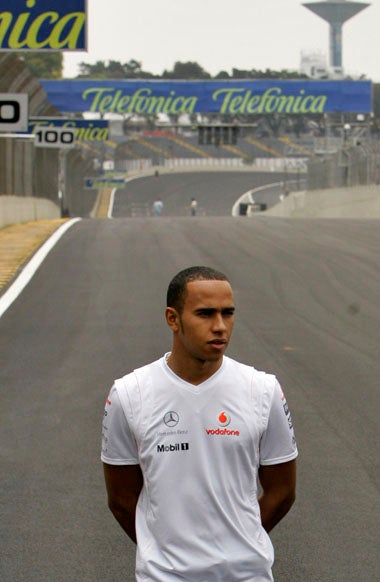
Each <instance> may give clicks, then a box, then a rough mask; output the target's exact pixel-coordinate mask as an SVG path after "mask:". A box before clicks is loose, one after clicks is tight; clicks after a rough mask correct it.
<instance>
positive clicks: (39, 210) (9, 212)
mask: <svg viewBox="0 0 380 582" xmlns="http://www.w3.org/2000/svg"><path fill="white" fill-rule="evenodd" d="M60 217H61V210H60V208H59V206H58V205H57V204H55V203H54V202H52V201H51V200H47V199H46V198H32V197H30V196H11V195H2V196H0V228H3V227H4V226H8V225H10V224H16V223H20V222H29V221H33V220H43V219H45V218H48V219H50V218H60Z"/></svg>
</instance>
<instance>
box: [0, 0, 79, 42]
mask: <svg viewBox="0 0 380 582" xmlns="http://www.w3.org/2000/svg"><path fill="white" fill-rule="evenodd" d="M86 7H87V0H0V50H1V51H10V50H12V51H15V50H22V51H26V50H32V51H39V50H42V49H43V50H54V51H59V50H65V51H66V50H68V51H78V50H86V49H87V46H86V44H87V39H86V37H87V34H86V28H87V27H86Z"/></svg>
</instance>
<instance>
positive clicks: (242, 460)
mask: <svg viewBox="0 0 380 582" xmlns="http://www.w3.org/2000/svg"><path fill="white" fill-rule="evenodd" d="M234 312H235V305H234V299H233V292H232V289H231V285H230V283H229V281H228V280H227V277H226V276H225V275H224V274H223V273H220V272H218V271H215V270H214V269H210V268H208V267H190V268H189V269H185V270H184V271H181V272H180V273H178V274H177V275H176V276H175V277H174V279H173V280H172V281H171V283H170V285H169V288H168V292H167V308H166V322H167V324H168V326H169V328H170V329H171V331H172V338H173V340H172V350H171V352H170V353H168V354H166V355H165V356H164V357H162V358H161V359H160V360H158V361H156V362H153V363H152V364H149V365H147V366H144V367H142V368H139V369H137V370H135V371H134V372H132V373H130V374H128V375H127V376H125V377H124V378H121V379H120V380H116V382H115V384H114V386H113V387H112V389H111V392H110V394H109V396H108V398H107V403H106V408H105V417H104V423H103V448H102V461H103V463H104V474H105V481H106V487H107V492H108V503H109V507H110V509H111V511H112V513H113V514H114V516H115V518H116V519H117V520H118V522H119V523H120V525H121V526H122V527H123V529H124V530H125V532H126V533H127V534H128V536H129V537H130V538H131V539H132V540H134V541H136V540H137V556H136V580H137V581H138V582H142V581H148V580H149V581H154V582H170V581H180V580H186V581H189V582H214V581H215V582H237V581H244V582H253V581H255V582H264V581H269V580H273V577H272V573H271V567H272V564H273V547H272V544H271V541H270V539H269V536H268V534H267V532H269V531H270V530H271V529H272V528H273V527H274V526H275V525H276V524H277V523H278V522H279V521H280V520H281V519H282V518H283V517H284V515H285V514H286V513H287V512H288V511H289V509H290V507H291V506H292V504H293V502H294V499H295V484H296V470H295V463H296V461H295V458H296V456H297V446H296V442H295V438H294V433H293V427H292V421H291V417H290V412H289V409H288V406H287V403H286V400H285V397H284V394H283V392H282V390H281V388H280V385H279V384H278V382H277V380H276V378H275V377H274V376H272V375H270V374H265V373H264V372H259V371H257V370H255V369H254V368H253V367H250V366H246V365H243V364H240V363H238V362H236V361H235V360H232V359H231V358H228V357H226V356H225V355H224V352H225V350H226V348H227V346H228V343H229V341H230V337H231V333H232V328H233V324H234ZM258 479H259V480H260V485H261V489H262V492H261V493H260V494H259V493H258V485H257V481H258Z"/></svg>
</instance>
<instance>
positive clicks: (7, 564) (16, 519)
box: [0, 175, 380, 582]
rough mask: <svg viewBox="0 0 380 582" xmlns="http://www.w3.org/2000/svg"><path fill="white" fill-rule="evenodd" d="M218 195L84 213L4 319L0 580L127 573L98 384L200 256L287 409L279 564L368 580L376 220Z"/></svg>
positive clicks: (374, 560)
mask: <svg viewBox="0 0 380 582" xmlns="http://www.w3.org/2000/svg"><path fill="white" fill-rule="evenodd" d="M159 180H161V177H160V178H159ZM220 180H221V184H222V183H225V180H226V178H225V177H224V176H223V175H222V176H221V177H220ZM164 182H165V181H164V180H162V181H161V186H160V187H161V188H162V189H163V191H164V190H165V185H164ZM152 183H153V184H155V182H154V181H153V182H152ZM221 188H222V186H221ZM244 188H245V185H244ZM244 188H243V190H244ZM152 195H153V193H151V194H150V196H152ZM167 206H168V205H167ZM228 208H229V201H228V204H227V202H226V205H225V213H226V216H224V217H223V216H221V217H212V216H205V217H196V218H191V217H187V218H186V217H179V218H176V219H173V218H170V217H162V218H158V219H157V218H156V219H155V218H124V219H123V218H119V219H115V220H95V219H94V220H90V219H88V220H82V221H80V222H78V223H76V224H75V225H74V226H72V227H71V228H70V229H69V230H68V231H67V232H66V233H65V234H64V236H63V237H62V238H61V240H60V241H59V243H58V244H57V246H56V247H55V248H54V249H53V250H52V251H51V252H50V254H49V255H48V256H47V258H46V259H45V261H44V263H43V265H42V266H41V268H40V269H39V270H38V271H37V273H36V274H35V276H34V277H33V279H32V280H31V282H30V283H29V285H28V286H27V287H26V288H25V290H24V291H23V293H22V294H21V295H20V296H19V298H18V299H17V300H16V301H15V302H14V303H13V305H12V306H11V307H10V308H9V309H8V310H7V311H6V313H5V314H4V315H3V317H2V318H1V319H0V336H1V338H0V339H1V353H2V358H3V360H2V362H1V372H0V374H1V376H0V377H1V416H0V451H1V477H0V479H1V485H0V497H1V519H0V531H1V553H2V555H1V561H0V579H1V580H2V581H4V582H21V581H22V582H24V581H25V582H37V581H38V582H40V581H48V582H61V581H62V582H67V581H70V582H71V581H77V580H80V581H81V582H98V581H100V580H101V581H104V582H116V581H119V580H120V581H123V582H132V581H133V579H134V578H133V561H134V547H133V545H132V544H131V543H130V542H129V541H128V540H127V539H126V537H125V535H124V534H123V532H122V530H121V529H120V528H119V526H118V525H117V524H116V522H114V520H113V518H112V516H111V514H110V513H109V511H108V509H107V507H106V498H105V490H104V485H103V476H102V468H101V463H100V460H99V452H100V433H101V417H102V411H103V406H104V401H105V397H106V395H107V391H108V389H109V387H110V385H111V383H112V381H113V379H114V378H115V377H119V376H121V375H122V374H124V373H125V372H126V371H129V370H130V369H132V368H133V367H136V366H139V365H141V364H143V363H146V362H147V361H151V360H153V359H155V358H157V357H159V356H160V355H161V354H162V353H163V352H164V351H165V350H167V348H168V346H169V344H170V335H169V332H168V330H167V329H166V327H165V323H164V318H163V310H164V297H165V292H166V286H167V283H168V281H169V279H170V278H171V276H172V275H173V274H175V273H176V272H177V271H178V270H179V269H181V268H183V267H185V266H188V265H191V264H197V263H203V264H208V265H212V266H214V267H216V268H217V269H221V270H224V271H226V272H227V273H228V275H229V276H230V278H231V280H232V282H233V286H234V287H235V289H236V304H237V319H236V326H235V332H234V336H233V340H232V343H231V345H230V348H229V352H228V354H229V355H230V356H232V357H237V358H238V359H240V360H241V361H244V362H246V363H253V364H254V365H255V366H256V367H257V368H259V369H265V370H268V371H271V372H274V373H276V374H277V375H278V377H279V379H280V380H281V382H282V384H283V386H284V388H285V392H286V394H287V398H288V401H289V404H290V407H291V410H292V415H293V420H294V423H295V427H296V434H297V438H298V443H299V450H300V457H299V462H298V467H299V469H298V473H299V485H298V499H297V502H296V504H295V506H294V508H293V509H292V511H291V513H290V514H289V515H288V516H287V517H286V518H285V519H284V521H283V522H282V523H281V524H279V526H278V527H277V528H276V529H275V530H274V532H273V534H272V539H273V543H274V545H275V550H276V565H275V569H274V573H275V579H276V580H277V581H279V582H312V581H323V582H329V581H345V582H347V581H348V582H350V581H352V582H372V581H375V580H378V579H379V571H380V567H379V566H380V559H379V539H380V519H379V517H380V494H379V487H380V472H379V459H380V457H379V450H380V449H379V444H380V443H379V410H380V390H379V377H380V358H379V345H380V293H379V284H380V271H379V260H378V258H379V248H380V228H379V227H380V224H379V221H376V220H374V221H371V220H356V221H355V220H351V221H348V220H287V219H275V218H272V219H270V218H269V217H268V218H265V217H263V216H260V217H258V218H254V219H247V218H245V217H240V218H232V217H229V216H227V214H228ZM180 487H181V484H180V483H179V484H178V488H179V490H180ZM179 527H180V524H179ZM189 536H191V532H189ZM210 543H211V544H212V532H210ZM191 582H193V581H191ZM194 582H198V581H194Z"/></svg>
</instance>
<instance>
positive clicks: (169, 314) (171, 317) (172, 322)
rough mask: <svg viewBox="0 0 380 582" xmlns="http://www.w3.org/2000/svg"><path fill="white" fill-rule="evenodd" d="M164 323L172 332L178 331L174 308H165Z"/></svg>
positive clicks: (177, 317)
mask: <svg viewBox="0 0 380 582" xmlns="http://www.w3.org/2000/svg"><path fill="white" fill-rule="evenodd" d="M165 317H166V323H167V324H168V326H169V327H170V329H171V330H172V331H173V332H176V331H178V329H179V316H178V313H177V311H176V309H174V307H167V308H166V310H165Z"/></svg>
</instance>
